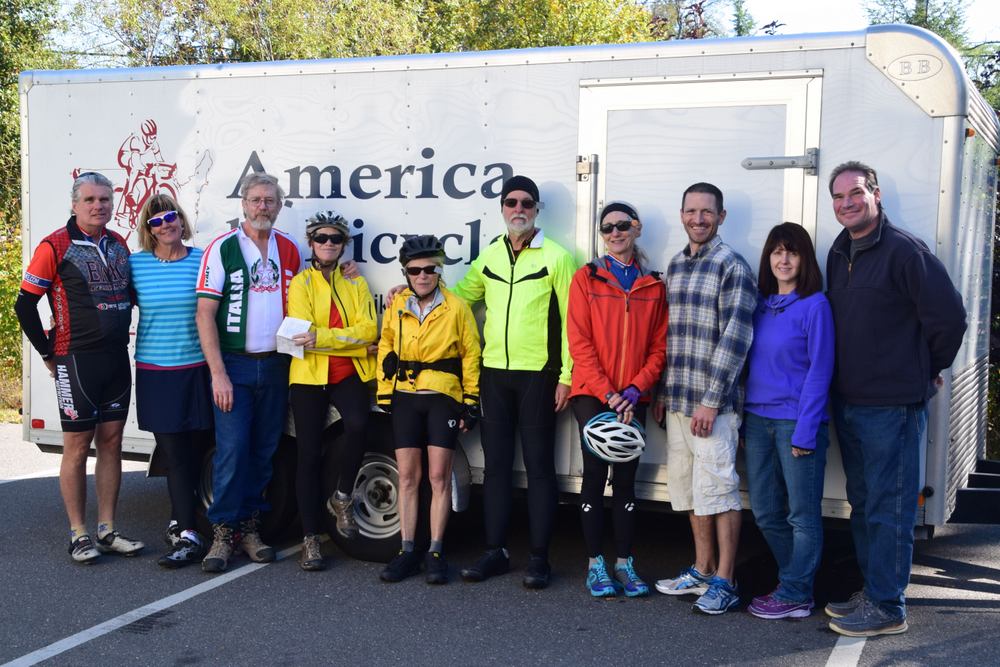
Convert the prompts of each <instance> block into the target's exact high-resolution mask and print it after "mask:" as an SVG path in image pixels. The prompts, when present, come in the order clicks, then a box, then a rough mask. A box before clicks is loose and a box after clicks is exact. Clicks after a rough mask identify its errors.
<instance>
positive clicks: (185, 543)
mask: <svg viewBox="0 0 1000 667" xmlns="http://www.w3.org/2000/svg"><path fill="white" fill-rule="evenodd" d="M204 555H205V542H204V541H203V539H202V537H201V535H199V534H198V533H196V532H195V531H193V530H185V531H182V532H180V533H179V534H178V537H177V542H176V544H174V546H173V548H172V549H170V551H168V552H167V553H166V554H164V555H163V556H160V559H159V560H158V561H156V563H157V565H160V566H161V567H165V568H168V569H176V568H179V567H184V566H185V565H190V564H191V563H197V562H198V561H200V560H201V559H202V557H203V556H204Z"/></svg>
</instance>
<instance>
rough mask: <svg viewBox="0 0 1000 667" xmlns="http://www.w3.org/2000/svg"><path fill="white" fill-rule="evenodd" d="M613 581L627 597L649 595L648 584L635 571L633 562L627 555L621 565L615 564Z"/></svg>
mask: <svg viewBox="0 0 1000 667" xmlns="http://www.w3.org/2000/svg"><path fill="white" fill-rule="evenodd" d="M615 582H616V583H617V584H618V585H619V586H620V587H621V589H622V590H623V591H625V597H627V598H641V597H645V596H647V595H649V586H648V585H647V584H646V582H645V581H643V580H642V579H641V578H640V577H639V575H638V574H636V573H635V562H634V561H633V559H632V556H629V557H628V560H626V561H625V563H624V564H623V565H615Z"/></svg>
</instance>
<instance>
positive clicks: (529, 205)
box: [503, 197, 538, 211]
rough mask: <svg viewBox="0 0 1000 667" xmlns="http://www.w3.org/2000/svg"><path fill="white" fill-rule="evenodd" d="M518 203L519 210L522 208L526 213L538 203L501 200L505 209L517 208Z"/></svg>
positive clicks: (511, 199) (526, 200)
mask: <svg viewBox="0 0 1000 667" xmlns="http://www.w3.org/2000/svg"><path fill="white" fill-rule="evenodd" d="M518 201H520V202H521V208H523V209H524V210H526V211H530V210H531V209H533V208H535V206H536V205H537V204H538V202H536V201H535V200H534V199H517V198H515V197H507V198H506V199H504V200H503V205H504V206H506V207H507V208H514V207H516V206H517V202H518Z"/></svg>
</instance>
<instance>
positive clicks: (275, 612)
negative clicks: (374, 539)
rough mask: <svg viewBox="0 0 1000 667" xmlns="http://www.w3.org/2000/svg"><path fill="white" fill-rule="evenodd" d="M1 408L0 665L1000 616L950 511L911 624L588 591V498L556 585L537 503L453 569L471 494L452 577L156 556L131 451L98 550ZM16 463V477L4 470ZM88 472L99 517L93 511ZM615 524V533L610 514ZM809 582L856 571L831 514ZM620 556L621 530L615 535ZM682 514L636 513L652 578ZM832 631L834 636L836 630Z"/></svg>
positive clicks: (797, 640)
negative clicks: (87, 545) (170, 561)
mask: <svg viewBox="0 0 1000 667" xmlns="http://www.w3.org/2000/svg"><path fill="white" fill-rule="evenodd" d="M20 438H21V433H20V427H19V426H16V425H10V426H8V425H3V426H0V452H2V454H0V508H3V510H4V511H3V522H4V527H5V530H4V531H3V534H4V536H5V539H3V540H2V541H0V562H2V563H3V570H2V575H0V582H2V587H0V590H2V591H3V592H4V597H5V598H6V604H4V605H3V606H2V611H0V663H6V662H8V661H14V664H34V663H36V662H38V661H40V660H42V659H47V662H46V664H53V665H80V664H95V665H101V664H112V663H122V664H127V663H133V664H146V665H202V664H204V665H230V664H233V665H235V664H244V665H245V664H255V663H262V664H288V665H321V664H333V663H336V664H339V665H355V664H379V665H383V664H407V665H438V666H440V665H466V664H468V665H473V664H475V665H485V664H515V665H520V664H543V663H544V664H549V665H564V664H565V665H570V664H572V665H591V664H627V665H631V664H723V665H728V664H740V665H757V664H759V665H824V664H831V665H848V664H850V665H853V664H862V665H890V664H891V665H897V664H900V665H926V664H942V665H944V664H947V665H977V666H980V667H981V666H983V665H992V664H998V662H1000V660H998V658H997V657H996V646H997V639H996V636H997V632H998V628H1000V622H998V621H1000V548H998V544H1000V527H997V526H945V527H943V528H940V529H938V531H937V534H936V536H935V537H934V539H933V540H931V541H929V542H921V543H919V545H918V548H917V555H916V557H915V566H914V570H913V577H912V583H911V585H910V588H909V589H908V591H907V592H908V602H909V623H910V631H909V632H908V633H906V634H904V635H899V636H893V637H881V638H876V639H872V640H868V641H863V642H861V641H856V640H851V641H846V640H843V639H841V638H840V637H839V636H838V635H836V634H834V633H833V632H831V631H830V630H829V629H827V623H826V621H827V619H826V618H825V616H823V614H822V612H821V611H817V612H815V613H814V614H813V615H812V616H811V617H809V618H807V619H803V620H801V621H788V620H785V621H764V620H761V619H757V618H755V617H753V616H751V615H750V614H748V613H746V612H745V611H742V610H741V611H736V612H730V613H727V614H725V615H723V616H718V617H708V616H704V615H700V614H697V613H695V612H694V611H693V610H692V608H691V603H692V602H693V598H691V597H686V598H671V597H667V596H663V595H659V594H656V593H654V594H653V596H652V597H650V598H647V599H637V600H625V599H614V600H594V599H592V598H590V596H589V595H588V594H587V593H586V591H585V590H584V586H583V583H584V577H585V571H586V558H585V549H584V547H583V540H582V536H581V534H580V528H579V521H578V518H577V513H576V509H575V508H574V507H572V506H564V507H561V508H560V512H559V517H558V523H557V532H556V535H555V540H554V543H553V547H552V563H553V567H554V571H555V576H554V579H553V582H552V585H551V586H550V588H549V589H547V590H544V591H528V590H525V589H524V588H522V587H521V585H520V579H521V576H522V575H523V567H524V564H525V562H526V560H527V546H526V543H527V536H526V534H525V533H526V531H525V523H526V520H525V519H526V517H525V513H524V507H523V505H522V504H520V503H519V504H517V505H516V507H515V515H514V534H513V535H512V540H511V552H512V562H513V565H514V571H513V572H511V573H510V574H508V575H506V576H502V577H497V578H495V579H491V580H489V581H487V582H484V583H481V584H465V583H462V582H461V581H460V580H459V579H458V576H457V571H458V569H459V568H460V567H461V566H462V565H465V564H467V563H469V562H471V561H473V560H474V559H475V558H476V557H477V556H478V554H479V550H480V548H481V539H482V532H481V522H480V515H479V507H478V505H477V504H476V503H474V504H473V507H472V508H471V509H470V511H469V512H466V513H463V514H461V515H456V516H455V517H454V519H453V521H452V525H451V526H450V530H449V534H448V541H447V552H448V553H447V555H448V558H449V559H450V561H451V566H452V567H451V569H452V582H451V583H449V584H448V585H446V586H440V587H431V586H428V585H426V584H425V583H424V582H423V580H422V578H420V577H415V578H412V579H410V580H407V581H404V582H402V583H399V584H384V583H382V582H380V581H379V580H378V572H379V570H380V568H381V565H379V564H374V563H365V562H360V561H355V560H352V559H350V558H347V557H346V556H344V555H342V554H341V553H340V552H339V550H338V549H337V548H336V547H335V546H334V545H333V544H332V543H329V542H328V543H326V544H325V546H324V553H325V554H326V555H327V556H328V563H329V566H330V567H329V569H328V570H327V571H325V572H319V573H307V572H303V571H302V570H300V569H299V567H298V565H297V563H296V558H297V553H295V547H296V546H297V544H295V543H294V542H290V543H287V544H282V545H278V546H279V547H280V548H283V549H285V553H286V554H287V556H286V557H285V558H284V559H282V560H280V561H278V562H276V563H273V564H270V565H265V566H260V565H251V564H249V561H247V560H246V559H245V557H242V556H241V557H239V558H237V559H236V560H235V561H234V562H233V563H232V566H231V568H230V571H229V573H227V574H225V575H222V576H214V577H213V576H209V575H206V574H204V573H202V572H201V571H200V569H198V568H196V567H189V568H186V569H182V570H177V571H166V570H162V569H160V568H159V567H158V566H157V565H156V559H157V557H158V556H159V555H160V554H161V553H162V551H163V549H164V545H163V543H162V533H163V529H164V527H165V524H166V520H167V517H168V513H169V508H168V500H167V494H166V488H165V483H164V480H163V479H148V478H146V477H145V473H144V472H143V470H144V468H143V466H142V465H141V464H136V463H126V470H127V472H126V473H125V475H124V480H123V486H122V495H121V500H120V503H119V519H118V525H119V526H120V527H121V528H122V529H123V531H124V532H126V533H127V534H128V535H130V536H134V537H138V538H140V539H143V540H144V541H146V543H147V549H146V551H145V552H144V553H143V554H142V555H140V556H138V557H136V558H131V559H125V558H120V557H113V556H104V557H102V559H101V560H100V561H99V562H98V563H96V564H95V565H91V566H80V565H76V564H74V563H72V562H71V561H70V559H69V556H68V555H67V553H66V546H65V545H66V544H67V541H68V540H67V532H66V525H65V514H64V512H63V507H62V502H61V499H60V497H59V487H58V477H57V474H56V473H57V470H58V465H59V457H58V456H57V455H52V454H42V453H40V452H38V451H37V450H36V449H35V448H34V446H33V445H30V444H28V443H23V442H21V441H20ZM3 480H10V481H3ZM92 482H93V480H92V478H91V500H90V513H89V517H90V522H91V523H93V521H94V519H95V516H94V515H95V509H94V506H93V495H92V494H93V485H92ZM608 526H609V533H610V522H609V524H608ZM826 541H827V545H826V549H825V551H824V560H823V564H822V566H821V569H820V573H819V576H818V580H817V584H816V597H817V609H819V608H821V607H822V605H823V604H825V603H826V601H827V600H829V599H838V600H839V599H843V598H846V597H847V595H849V594H850V593H851V592H852V591H853V590H856V589H857V588H858V587H859V585H860V577H859V574H858V571H857V567H856V565H855V563H854V559H853V555H852V550H851V546H850V537H849V534H848V533H847V531H846V524H845V523H843V522H840V521H831V522H829V523H828V524H827V530H826ZM605 551H606V554H607V555H609V556H610V555H613V550H612V548H611V542H610V534H609V540H608V544H607V548H606V550H605ZM692 553H693V549H692V544H691V537H690V530H689V529H688V527H687V521H686V519H685V518H684V517H681V516H677V515H671V514H663V513H656V512H643V513H641V514H640V517H639V531H638V537H637V544H636V553H635V555H636V563H637V566H638V569H639V572H640V574H642V575H643V576H645V577H646V578H647V580H648V581H650V582H652V581H653V580H655V579H657V578H660V577H666V576H674V575H676V573H677V572H678V571H679V570H680V569H681V568H682V567H684V566H686V565H687V564H689V562H690V561H691V559H692ZM737 577H738V578H739V581H740V588H741V593H742V596H743V599H744V601H749V599H750V598H751V597H752V596H754V595H759V594H762V593H766V592H768V591H769V590H770V589H771V588H772V587H773V586H774V584H775V580H774V562H773V560H772V559H771V557H770V555H769V554H768V551H767V548H766V545H764V543H763V540H762V539H761V537H760V535H759V533H757V531H756V530H755V529H754V527H753V520H752V517H750V516H749V515H746V516H745V521H744V531H743V539H742V541H741V545H740V557H739V564H738V567H737ZM838 640H839V641H838Z"/></svg>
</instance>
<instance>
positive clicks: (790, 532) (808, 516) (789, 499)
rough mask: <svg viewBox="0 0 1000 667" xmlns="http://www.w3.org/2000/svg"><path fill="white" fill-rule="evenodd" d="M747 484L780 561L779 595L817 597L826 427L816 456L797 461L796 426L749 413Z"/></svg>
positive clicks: (799, 599) (763, 529)
mask: <svg viewBox="0 0 1000 667" xmlns="http://www.w3.org/2000/svg"><path fill="white" fill-rule="evenodd" d="M744 423H745V424H746V431H745V441H746V445H745V446H746V464H747V484H748V485H749V487H750V503H751V505H753V515H754V518H755V519H756V520H757V527H758V528H760V532H761V533H763V534H764V539H766V540H767V544H768V546H769V547H771V553H773V554H774V559H775V560H776V561H778V589H777V590H776V591H775V595H776V596H777V597H778V598H780V599H782V600H786V601H790V602H806V601H807V600H812V597H813V581H814V580H815V578H816V569H817V568H818V567H819V561H820V557H821V555H822V552H823V512H822V501H823V479H824V475H825V473H826V448H827V445H828V444H829V435H828V433H827V426H826V424H821V425H820V428H819V432H818V433H817V434H816V451H815V453H813V454H809V455H807V456H798V457H795V456H792V433H793V432H794V431H795V422H794V421H793V420H790V419H769V418H767V417H760V416H758V415H755V414H753V413H751V412H748V413H746V420H745V422H744Z"/></svg>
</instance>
